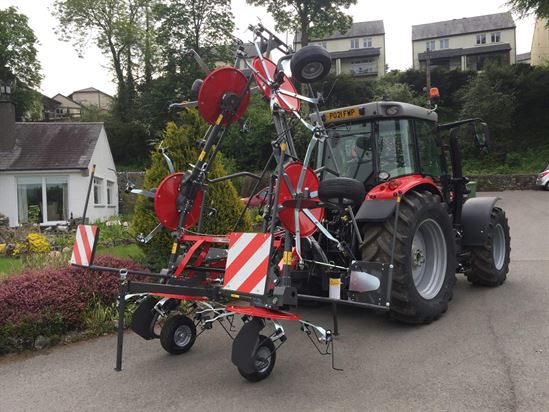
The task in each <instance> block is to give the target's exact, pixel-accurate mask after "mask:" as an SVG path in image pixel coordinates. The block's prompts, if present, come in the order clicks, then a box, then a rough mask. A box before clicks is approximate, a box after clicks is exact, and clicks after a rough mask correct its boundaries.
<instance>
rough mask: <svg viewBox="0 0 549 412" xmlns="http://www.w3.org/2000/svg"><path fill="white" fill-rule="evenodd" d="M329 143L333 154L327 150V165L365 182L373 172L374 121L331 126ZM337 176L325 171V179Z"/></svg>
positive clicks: (343, 174)
mask: <svg viewBox="0 0 549 412" xmlns="http://www.w3.org/2000/svg"><path fill="white" fill-rule="evenodd" d="M327 132H328V137H329V138H328V139H327V143H328V144H329V145H330V147H331V149H332V152H333V156H332V154H331V153H330V151H329V150H327V149H326V150H325V153H324V156H325V165H326V166H327V167H328V168H330V169H332V170H336V168H335V165H334V163H335V164H337V168H338V169H339V173H340V176H344V177H350V178H353V179H357V180H359V181H361V182H364V181H366V180H367V179H368V177H369V176H370V175H371V174H372V171H373V163H372V123H371V122H365V123H354V124H344V125H337V126H336V127H333V128H329V129H328V130H327ZM334 177H335V176H334V175H333V174H331V173H324V179H331V178H334Z"/></svg>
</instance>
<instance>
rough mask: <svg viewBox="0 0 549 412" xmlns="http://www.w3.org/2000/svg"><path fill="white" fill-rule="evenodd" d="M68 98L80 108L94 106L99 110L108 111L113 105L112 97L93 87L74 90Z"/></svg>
mask: <svg viewBox="0 0 549 412" xmlns="http://www.w3.org/2000/svg"><path fill="white" fill-rule="evenodd" d="M68 98H69V99H70V100H72V101H75V102H76V103H78V104H81V105H82V106H88V107H89V106H95V107H97V108H98V109H100V110H103V111H108V110H110V109H111V106H112V104H113V100H114V99H113V97H112V96H111V95H109V94H107V93H104V92H102V91H101V90H98V89H96V88H95V87H88V88H87V89H82V90H76V91H74V92H72V93H71V94H69V96H68Z"/></svg>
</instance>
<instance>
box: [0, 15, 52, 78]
mask: <svg viewBox="0 0 549 412" xmlns="http://www.w3.org/2000/svg"><path fill="white" fill-rule="evenodd" d="M37 45H38V39H37V38H36V36H35V34H34V31H33V30H32V29H31V28H30V27H29V24H28V18H27V16H25V15H24V14H20V13H18V12H17V9H16V8H15V7H9V8H7V9H4V10H0V80H3V81H6V80H11V79H14V78H15V79H17V81H20V82H23V83H24V84H26V85H27V86H28V87H37V86H39V85H40V81H41V80H42V75H41V74H40V69H41V68H40V62H39V61H38V57H37V50H36V46H37Z"/></svg>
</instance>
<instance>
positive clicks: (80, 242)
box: [76, 230, 88, 266]
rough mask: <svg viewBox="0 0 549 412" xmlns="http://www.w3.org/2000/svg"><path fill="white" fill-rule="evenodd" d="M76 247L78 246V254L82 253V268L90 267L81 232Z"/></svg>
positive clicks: (77, 237) (77, 236)
mask: <svg viewBox="0 0 549 412" xmlns="http://www.w3.org/2000/svg"><path fill="white" fill-rule="evenodd" d="M76 245H77V246H78V252H79V253H80V261H81V262H80V264H81V265H82V266H88V259H87V255H86V249H85V248H84V242H83V240H82V235H81V233H80V230H78V233H77V234H76Z"/></svg>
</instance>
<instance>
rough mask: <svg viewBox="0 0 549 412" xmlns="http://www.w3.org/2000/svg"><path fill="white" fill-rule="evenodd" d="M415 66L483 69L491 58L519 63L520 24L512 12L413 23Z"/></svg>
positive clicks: (420, 68)
mask: <svg viewBox="0 0 549 412" xmlns="http://www.w3.org/2000/svg"><path fill="white" fill-rule="evenodd" d="M412 49H413V59H414V64H413V67H414V69H416V70H425V68H426V63H427V59H428V58H429V59H430V61H431V68H435V67H442V68H446V69H450V70H451V69H461V70H476V71H480V70H482V69H483V68H484V66H485V64H486V63H487V62H489V61H493V62H497V63H498V64H514V63H515V62H516V26H515V22H514V20H513V16H512V15H511V13H510V12H506V13H497V14H489V15H486V16H476V17H467V18H462V19H453V20H449V21H441V22H436V23H428V24H419V25H415V26H412Z"/></svg>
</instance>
